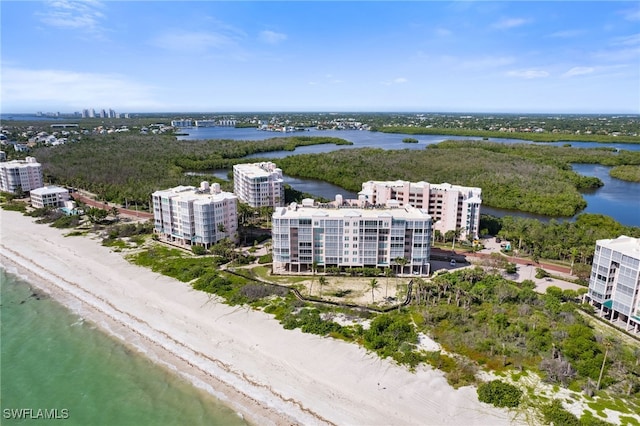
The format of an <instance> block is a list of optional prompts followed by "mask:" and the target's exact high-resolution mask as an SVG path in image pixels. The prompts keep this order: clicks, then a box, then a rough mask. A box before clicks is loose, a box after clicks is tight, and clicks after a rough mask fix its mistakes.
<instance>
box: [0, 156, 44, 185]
mask: <svg viewBox="0 0 640 426" xmlns="http://www.w3.org/2000/svg"><path fill="white" fill-rule="evenodd" d="M42 186H43V183H42V165H41V164H40V163H38V161H37V160H36V159H35V158H33V157H27V158H25V159H24V160H12V161H5V162H0V191H4V192H11V193H15V192H17V191H18V190H22V191H24V192H28V191H31V190H33V189H36V188H41V187H42Z"/></svg>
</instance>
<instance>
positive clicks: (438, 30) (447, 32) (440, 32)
mask: <svg viewBox="0 0 640 426" xmlns="http://www.w3.org/2000/svg"><path fill="white" fill-rule="evenodd" d="M435 33H436V35H437V36H438V37H449V36H450V35H451V34H453V31H451V30H448V29H446V28H436V29H435Z"/></svg>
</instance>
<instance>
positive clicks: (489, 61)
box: [460, 56, 515, 69]
mask: <svg viewBox="0 0 640 426" xmlns="http://www.w3.org/2000/svg"><path fill="white" fill-rule="evenodd" d="M513 62H515V59H514V58H512V57H509V56H484V57H480V58H470V59H464V60H462V62H460V66H461V67H463V68H469V69H486V68H495V67H503V66H505V65H509V64H512V63H513Z"/></svg>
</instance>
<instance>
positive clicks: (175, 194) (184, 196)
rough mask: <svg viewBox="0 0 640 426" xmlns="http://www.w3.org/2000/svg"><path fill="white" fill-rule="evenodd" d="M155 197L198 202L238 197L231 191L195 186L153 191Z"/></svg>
mask: <svg viewBox="0 0 640 426" xmlns="http://www.w3.org/2000/svg"><path fill="white" fill-rule="evenodd" d="M153 195H154V196H157V197H167V198H172V199H174V200H177V201H193V202H197V203H199V204H203V203H210V202H212V201H213V202H216V201H222V200H225V199H227V200H235V199H237V198H238V197H236V195H235V194H234V193H232V192H225V191H220V192H211V190H207V191H204V190H202V189H198V188H196V187H195V186H183V185H180V186H176V187H175V188H169V189H165V190H161V191H156V192H154V193H153Z"/></svg>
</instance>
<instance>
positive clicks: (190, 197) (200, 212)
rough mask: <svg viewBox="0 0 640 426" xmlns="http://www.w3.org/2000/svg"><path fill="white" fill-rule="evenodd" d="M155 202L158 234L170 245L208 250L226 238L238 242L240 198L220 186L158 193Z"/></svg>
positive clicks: (202, 185)
mask: <svg viewBox="0 0 640 426" xmlns="http://www.w3.org/2000/svg"><path fill="white" fill-rule="evenodd" d="M152 199H153V218H154V229H155V232H157V233H158V234H160V235H162V236H163V237H164V238H166V239H168V240H170V241H173V242H178V243H180V244H184V245H201V246H204V247H205V248H208V247H210V246H211V245H213V244H215V243H217V242H218V241H220V240H221V239H223V238H230V239H232V240H235V238H236V232H237V230H238V212H237V211H238V210H237V202H238V198H237V197H236V196H235V195H234V194H232V193H230V192H223V191H221V190H220V185H219V184H217V183H214V184H213V185H212V186H209V183H208V182H202V183H201V184H200V187H199V188H196V187H194V186H177V187H175V188H171V189H167V190H163V191H156V192H154V193H153V194H152Z"/></svg>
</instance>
